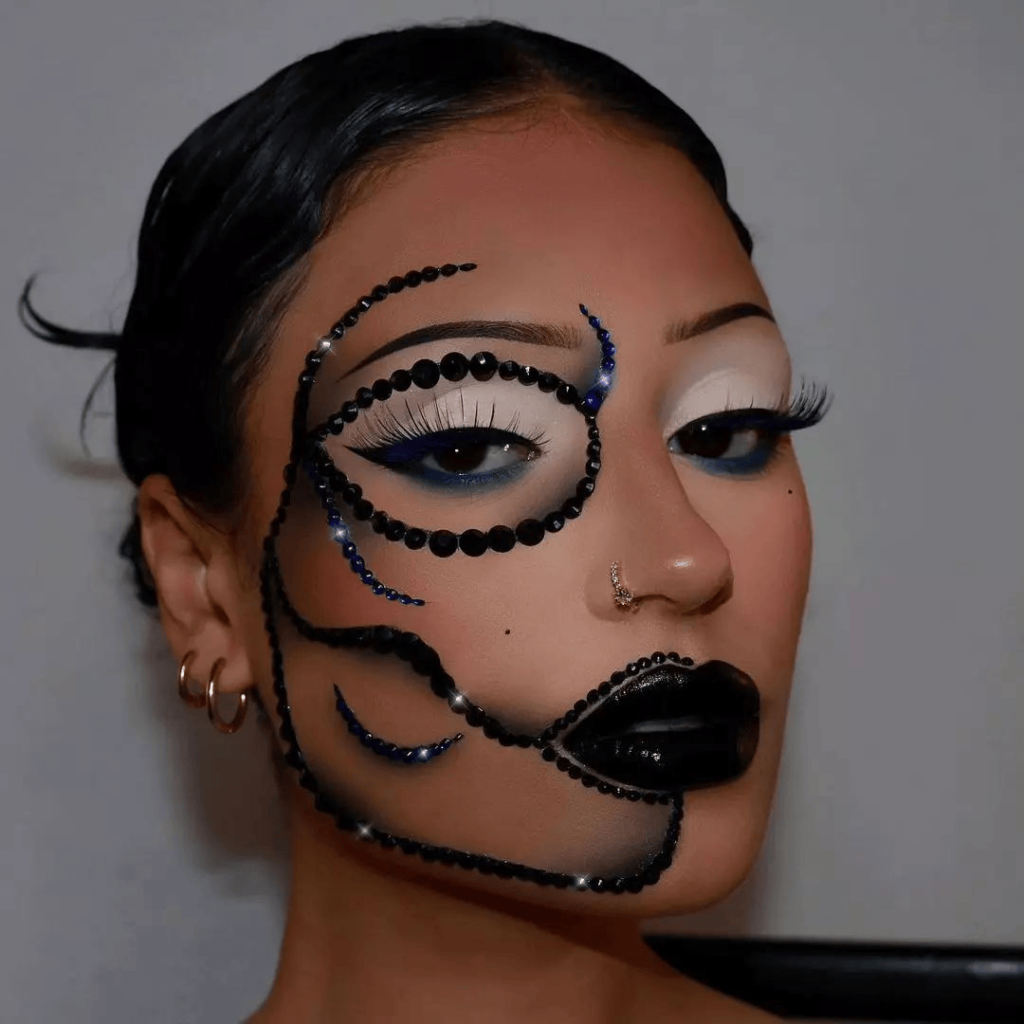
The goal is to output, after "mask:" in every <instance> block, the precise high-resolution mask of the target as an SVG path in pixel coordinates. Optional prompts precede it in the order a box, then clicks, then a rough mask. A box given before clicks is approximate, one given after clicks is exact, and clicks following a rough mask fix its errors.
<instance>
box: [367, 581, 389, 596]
mask: <svg viewBox="0 0 1024 1024" xmlns="http://www.w3.org/2000/svg"><path fill="white" fill-rule="evenodd" d="M370 589H371V590H372V591H373V592H374V593H375V594H383V593H384V591H385V590H387V587H385V586H384V584H383V583H374V584H373V586H372V587H370Z"/></svg>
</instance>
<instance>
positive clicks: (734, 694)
mask: <svg viewBox="0 0 1024 1024" xmlns="http://www.w3.org/2000/svg"><path fill="white" fill-rule="evenodd" d="M760 703H761V702H760V695H759V693H758V690H757V686H756V685H755V684H754V681H753V680H752V679H751V678H750V676H748V675H747V674H746V673H745V672H741V671H740V670H739V669H738V668H736V667H734V666H733V665H730V664H729V663H728V662H724V661H708V662H705V663H704V664H703V665H699V666H697V667H696V668H684V667H681V666H680V665H677V664H671V663H668V664H661V665H654V666H652V668H651V670H650V671H647V672H644V673H643V674H641V675H638V676H635V677H634V678H633V679H631V680H630V681H629V682H627V683H625V684H624V685H623V686H621V687H619V688H618V689H617V690H615V691H614V692H612V693H611V694H609V695H608V696H607V697H605V698H604V699H603V700H601V701H599V702H598V703H597V704H595V705H594V706H593V710H592V711H590V713H589V714H587V715H586V717H584V718H582V719H581V720H580V721H579V724H578V725H575V726H574V727H573V728H572V729H571V731H569V732H567V733H565V734H564V735H562V736H560V737H558V738H557V739H555V740H554V744H553V745H554V746H556V747H558V748H560V749H561V751H562V752H564V754H566V755H567V756H568V757H569V758H571V759H572V760H573V761H575V762H576V763H577V764H578V765H579V766H580V767H581V768H583V769H584V770H585V771H588V772H591V773H593V774H594V775H595V776H597V777H599V778H603V779H604V780H606V781H608V782H610V783H616V784H618V785H625V786H632V787H635V788H637V789H643V790H650V791H657V792H678V791H680V790H685V789H695V788H698V787H703V786H715V785H719V784H720V783H723V782H729V781H731V780H733V779H735V778H738V777H739V776H740V775H742V774H743V772H744V771H746V769H747V767H748V766H749V765H750V762H751V761H752V760H753V757H754V752H755V750H756V749H757V739H758V730H759V720H758V715H759V709H760Z"/></svg>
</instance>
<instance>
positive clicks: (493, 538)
mask: <svg viewBox="0 0 1024 1024" xmlns="http://www.w3.org/2000/svg"><path fill="white" fill-rule="evenodd" d="M487 542H488V544H490V546H491V550H492V551H500V552H502V553H504V552H506V551H511V550H512V549H513V548H514V547H515V546H516V535H515V531H514V530H513V529H512V528H511V527H508V526H492V527H491V528H490V529H489V530H488V531H487Z"/></svg>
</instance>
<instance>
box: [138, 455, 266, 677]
mask: <svg viewBox="0 0 1024 1024" xmlns="http://www.w3.org/2000/svg"><path fill="white" fill-rule="evenodd" d="M138 512H139V523H140V526H141V533H142V551H143V554H144V555H145V558H146V564H147V565H148V566H149V571H150V573H151V574H152V577H153V581H154V583H155V584H156V592H157V600H158V603H159V606H160V619H161V622H162V623H163V628H164V632H165V633H166V634H167V639H168V640H169V641H170V644H171V648H172V650H173V651H174V654H175V656H176V657H177V659H178V661H179V662H180V661H181V659H182V658H184V657H185V655H186V653H187V652H189V651H194V652H195V660H194V663H193V664H194V666H195V668H194V671H193V674H194V675H195V677H196V678H197V679H201V680H205V678H206V674H207V673H209V671H210V669H211V668H212V666H213V664H214V662H215V661H217V659H218V658H223V659H224V661H225V665H224V670H223V672H222V673H221V677H220V681H219V689H220V691H221V692H222V693H240V692H241V691H242V690H247V689H249V688H250V687H251V686H252V685H253V674H252V663H251V661H250V659H249V654H248V652H247V649H246V646H245V643H244V641H243V637H244V631H243V629H242V628H241V609H242V603H241V600H240V598H241V595H242V593H243V588H242V587H241V586H240V583H239V579H240V577H239V572H238V561H237V554H236V551H235V545H234V544H233V543H232V539H231V537H230V536H229V535H227V534H226V533H224V532H223V531H222V530H218V529H217V528H216V527H215V526H214V525H212V524H211V523H208V522H206V521H204V520H203V519H202V518H201V517H200V516H199V515H198V514H197V513H196V512H193V511H192V510H191V509H190V508H189V507H188V506H187V505H185V504H184V503H183V502H182V500H181V498H180V497H179V496H178V493H177V491H176V490H175V489H174V486H173V485H172V484H171V481H170V480H169V479H168V478H167V477H166V476H160V475H153V476H149V477H147V478H146V479H145V480H143V482H142V486H141V487H140V488H139V497H138Z"/></svg>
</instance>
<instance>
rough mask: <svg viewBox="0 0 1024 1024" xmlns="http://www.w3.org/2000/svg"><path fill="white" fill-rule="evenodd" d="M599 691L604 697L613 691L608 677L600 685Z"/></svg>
mask: <svg viewBox="0 0 1024 1024" xmlns="http://www.w3.org/2000/svg"><path fill="white" fill-rule="evenodd" d="M597 692H598V693H599V694H601V696H602V697H607V696H608V694H609V693H611V692H612V684H611V683H610V682H608V680H607V679H606V680H605V681H604V682H603V683H601V684H600V685H599V686H598V688H597Z"/></svg>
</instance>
